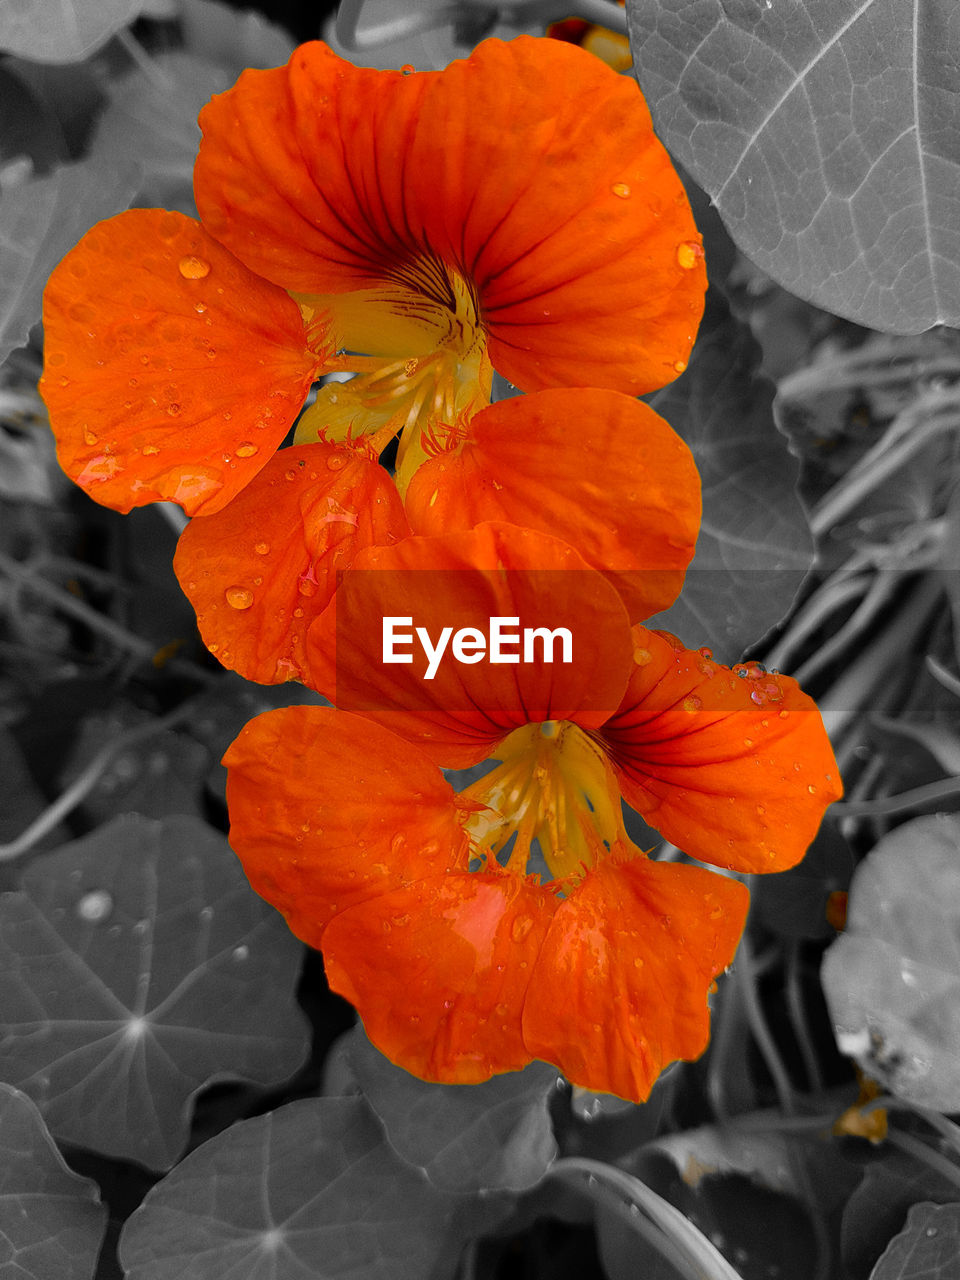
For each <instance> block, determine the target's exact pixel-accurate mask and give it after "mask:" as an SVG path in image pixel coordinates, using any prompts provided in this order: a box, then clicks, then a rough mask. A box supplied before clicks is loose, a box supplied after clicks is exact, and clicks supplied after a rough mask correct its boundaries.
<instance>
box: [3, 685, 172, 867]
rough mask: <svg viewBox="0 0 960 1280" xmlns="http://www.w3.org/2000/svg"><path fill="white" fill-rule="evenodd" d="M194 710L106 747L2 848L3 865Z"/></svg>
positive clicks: (154, 722)
mask: <svg viewBox="0 0 960 1280" xmlns="http://www.w3.org/2000/svg"><path fill="white" fill-rule="evenodd" d="M194 709H195V699H192V698H191V699H190V700H189V701H187V702H184V703H182V704H181V705H180V706H179V707H177V708H176V710H174V711H170V712H168V714H167V715H165V716H161V717H160V718H159V719H157V720H151V721H150V722H149V724H142V725H138V726H137V728H136V729H130V730H129V731H128V732H127V733H122V734H121V735H120V737H119V738H114V740H113V741H112V742H109V743H107V745H106V746H105V747H101V749H100V750H99V751H98V752H97V754H96V755H95V756H94V757H93V759H92V760H91V761H90V763H89V764H88V765H87V767H86V768H85V769H84V770H83V771H82V772H81V773H79V774H78V775H77V777H76V778H74V780H73V782H71V784H70V786H69V787H67V789H66V791H64V792H63V793H62V794H61V795H60V796H58V797H57V799H56V800H54V802H53V804H51V805H49V806H48V808H46V809H44V811H43V813H41V814H40V815H39V817H37V818H35V819H34V820H33V822H31V823H30V825H29V826H28V827H27V829H26V830H25V831H23V832H21V833H20V835H19V836H18V837H17V838H16V840H11V841H10V843H9V844H4V845H0V862H12V861H13V860H14V859H15V858H19V857H22V855H23V854H25V853H28V852H29V851H30V850H31V849H32V848H33V847H34V845H36V844H37V843H38V842H39V841H40V840H42V839H43V837H44V836H45V835H47V834H48V833H49V832H51V831H52V830H53V829H54V827H56V826H57V825H58V823H60V822H62V821H63V819H64V818H65V817H66V816H67V814H68V813H72V811H73V810H74V809H75V808H76V807H77V805H78V804H80V803H81V802H82V801H83V800H84V799H85V798H86V797H87V796H88V795H89V794H90V792H91V791H92V790H93V788H94V787H95V786H96V785H97V783H98V782H99V781H100V779H101V777H102V776H103V774H104V773H105V772H106V770H107V768H108V767H109V765H110V764H111V762H112V761H113V760H114V759H115V758H116V757H117V756H119V755H122V753H123V752H124V751H127V750H129V749H130V747H134V746H137V745H138V743H140V742H144V741H146V740H147V739H149V738H152V737H155V736H156V735H157V734H158V733H163V732H164V730H166V729H169V728H171V727H172V726H173V725H175V724H179V723H180V722H181V721H182V720H186V719H187V718H188V717H189V716H190V715H191V714H192V713H193V711H194Z"/></svg>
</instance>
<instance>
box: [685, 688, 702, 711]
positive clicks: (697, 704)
mask: <svg viewBox="0 0 960 1280" xmlns="http://www.w3.org/2000/svg"><path fill="white" fill-rule="evenodd" d="M683 709H684V711H686V712H688V713H689V714H690V715H693V714H694V712H695V711H701V710H702V709H703V703H702V701H701V700H700V699H699V698H698V697H697V695H696V694H695V693H691V694H690V695H689V697H686V698H684V700H683Z"/></svg>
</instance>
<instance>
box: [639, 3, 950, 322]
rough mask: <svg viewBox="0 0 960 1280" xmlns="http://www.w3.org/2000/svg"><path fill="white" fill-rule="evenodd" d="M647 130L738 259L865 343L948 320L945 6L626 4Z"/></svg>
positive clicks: (947, 25) (947, 5) (947, 41)
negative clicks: (706, 206)
mask: <svg viewBox="0 0 960 1280" xmlns="http://www.w3.org/2000/svg"><path fill="white" fill-rule="evenodd" d="M627 14H628V20H629V25H630V32H631V42H632V44H633V48H634V66H635V68H636V72H637V77H638V79H639V82H640V86H641V88H642V89H643V91H644V93H645V95H646V96H647V98H648V100H649V102H650V105H651V108H652V111H653V114H654V120H655V123H656V125H657V129H658V132H659V134H660V136H661V138H662V139H663V141H664V142H665V143H666V145H667V147H669V148H670V150H671V151H672V153H673V154H674V155H675V156H676V157H677V159H678V160H680V161H681V162H682V163H683V164H684V165H685V166H686V168H687V169H689V171H690V172H691V174H692V175H693V176H694V177H695V178H696V180H697V181H698V182H699V183H700V184H701V186H703V187H704V188H705V189H706V191H707V192H708V193H709V194H710V195H711V196H712V197H713V199H714V201H715V202H716V204H717V206H718V208H719V210H720V213H721V215H722V216H723V219H724V221H725V222H726V224H727V227H728V228H729V230H730V232H731V234H732V235H733V237H734V239H735V240H736V241H737V243H738V244H739V245H740V247H741V249H743V251H744V252H745V253H746V254H747V255H748V257H750V258H751V259H752V260H753V261H754V262H756V263H757V264H758V265H759V266H760V267H762V268H763V270H764V271H766V272H767V273H768V274H769V275H771V276H772V277H773V278H774V279H775V280H777V281H779V283H780V284H782V285H784V286H785V287H786V288H787V289H789V290H790V291H791V292H792V293H795V294H798V295H799V296H800V297H802V298H808V299H810V300H811V301H813V302H815V303H817V305H818V306H821V307H824V308H826V309H827V310H829V311H835V312H837V313H838V314H839V315H843V316H847V317H849V318H850V319H852V320H856V321H857V322H858V323H860V324H864V325H868V326H870V327H871V328H874V329H883V330H887V331H890V332H896V333H918V332H920V331H921V330H923V329H928V328H930V327H931V326H932V325H935V324H938V323H944V324H952V325H957V324H960V80H958V77H957V61H958V50H960V6H958V5H957V3H956V0H655V2H652V0H627Z"/></svg>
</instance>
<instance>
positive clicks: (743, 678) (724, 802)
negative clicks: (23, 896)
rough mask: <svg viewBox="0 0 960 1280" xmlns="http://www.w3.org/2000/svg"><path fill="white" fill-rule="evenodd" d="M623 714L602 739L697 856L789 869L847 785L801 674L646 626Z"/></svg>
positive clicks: (654, 820) (671, 832) (663, 828)
mask: <svg viewBox="0 0 960 1280" xmlns="http://www.w3.org/2000/svg"><path fill="white" fill-rule="evenodd" d="M634 644H635V650H634V657H635V662H634V667H633V673H632V675H631V678H630V683H629V685H628V687H627V692H626V694H625V695H624V698H623V703H622V704H621V706H620V709H619V711H618V712H617V714H616V715H615V716H613V717H612V718H611V719H610V720H609V721H608V722H607V724H605V725H604V727H603V729H602V730H601V732H600V733H599V734H598V735H597V737H598V738H599V739H600V741H602V742H603V744H604V746H605V747H606V749H607V752H608V754H609V756H610V759H611V760H612V762H613V764H614V766H615V768H616V770H617V774H618V776H619V778H620V786H621V789H622V791H623V795H624V798H625V799H626V800H627V803H628V804H631V805H632V806H633V807H634V809H636V810H637V811H638V813H641V814H642V815H643V816H644V818H645V819H646V820H647V821H648V822H649V823H650V824H651V825H652V826H654V827H656V828H657V830H658V831H660V832H661V834H662V835H664V836H665V837H666V838H667V839H668V840H671V841H672V842H673V843H674V844H676V845H678V846H679V847H680V848H681V849H683V850H684V851H685V852H686V853H688V854H689V855H690V856H691V857H692V858H698V859H700V861H702V862H710V863H713V864H715V865H717V866H721V867H732V868H734V869H735V870H737V871H751V872H763V871H785V870H786V869H787V868H788V867H792V866H793V865H794V864H795V863H797V862H799V861H800V859H801V858H802V857H803V855H804V854H805V853H806V851H807V847H808V846H809V844H810V842H811V841H812V840H813V838H814V836H815V835H816V833H817V828H818V827H819V825H820V820H821V818H822V817H823V812H824V810H825V809H826V807H827V806H828V805H829V804H831V803H832V802H833V801H834V800H837V799H839V797H840V796H841V795H842V793H843V788H842V785H841V783H840V771H839V769H838V767H837V762H836V760H835V759H834V755H833V750H832V748H831V746H830V740H829V738H828V737H827V733H826V730H825V729H824V727H823V721H822V720H821V718H820V712H819V711H818V710H817V707H816V704H815V703H814V701H813V699H812V698H809V697H808V696H807V695H806V694H805V693H804V692H803V691H802V690H801V689H800V687H799V685H798V684H797V682H796V681H795V680H792V679H791V678H790V677H789V676H783V675H779V674H768V673H766V672H764V670H763V668H762V667H759V666H757V665H756V664H753V663H750V664H741V665H740V666H737V667H734V668H733V669H731V668H729V667H724V666H720V665H719V664H718V663H716V662H714V661H713V660H712V658H711V657H710V656H709V653H710V651H709V649H704V650H700V651H699V652H698V651H696V650H690V649H684V648H683V647H682V646H681V645H680V642H679V641H678V640H676V639H675V637H672V636H668V635H667V634H666V633H665V632H658V631H648V630H646V629H645V628H643V627H635V628H634Z"/></svg>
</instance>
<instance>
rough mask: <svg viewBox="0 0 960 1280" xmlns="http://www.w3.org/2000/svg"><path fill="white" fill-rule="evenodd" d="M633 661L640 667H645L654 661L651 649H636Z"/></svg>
mask: <svg viewBox="0 0 960 1280" xmlns="http://www.w3.org/2000/svg"><path fill="white" fill-rule="evenodd" d="M633 660H634V662H635V663H636V664H637V666H638V667H645V666H647V664H648V663H650V662H652V661H653V654H652V653H651V652H650V650H649V649H634V651H633Z"/></svg>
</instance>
